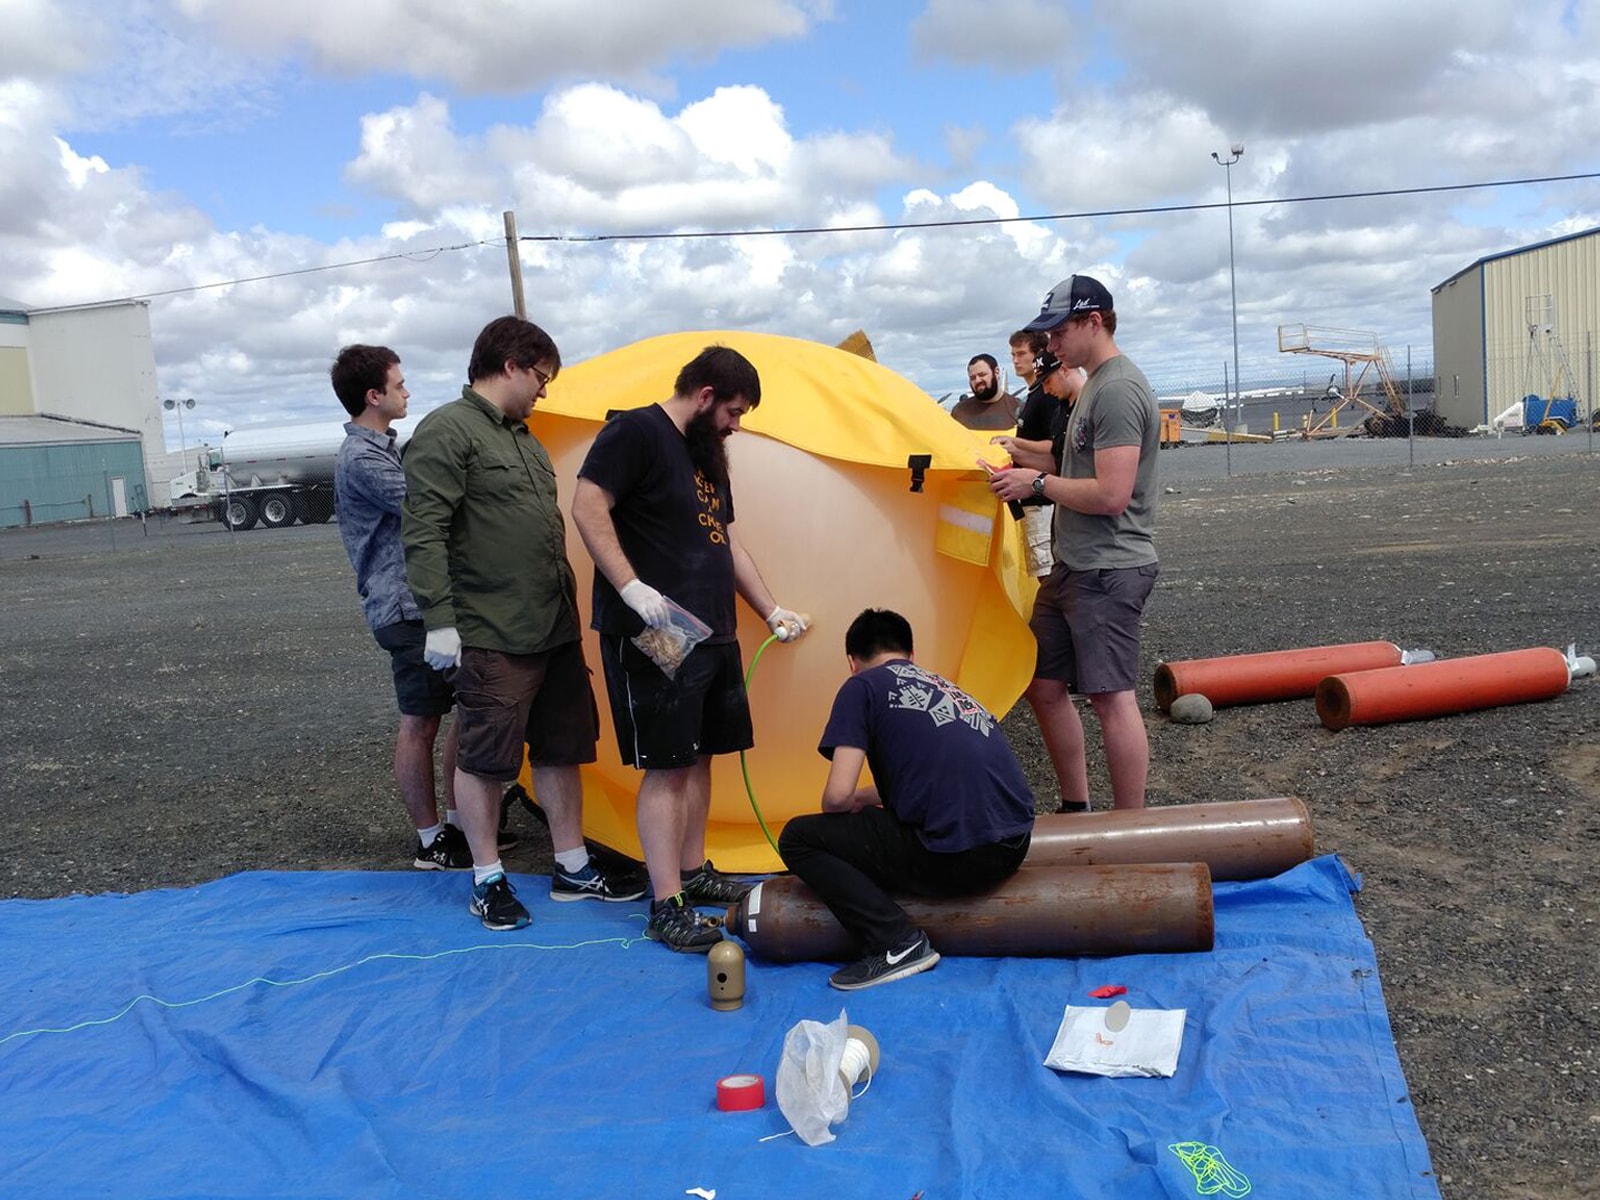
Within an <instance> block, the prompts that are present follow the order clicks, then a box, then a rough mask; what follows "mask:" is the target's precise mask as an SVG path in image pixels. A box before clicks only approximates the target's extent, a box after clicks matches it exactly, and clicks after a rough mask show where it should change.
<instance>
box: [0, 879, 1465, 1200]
mask: <svg viewBox="0 0 1600 1200" xmlns="http://www.w3.org/2000/svg"><path fill="white" fill-rule="evenodd" d="M517 883H518V885H519V889H520V892H521V895H522V897H523V898H524V900H525V901H526V902H527V903H528V906H529V908H530V909H531V910H532V912H533V916H534V924H533V925H532V926H531V927H529V928H528V929H525V930H521V931H518V932H516V933H507V934H490V933H488V932H487V931H485V930H483V929H482V928H481V927H480V926H479V925H478V923H477V922H476V921H475V920H474V919H473V918H472V917H471V916H470V915H469V914H468V913H467V911H466V896H467V883H466V881H465V880H464V879H463V878H462V877H461V876H459V875H434V874H429V875H424V874H421V873H410V874H399V873H392V874H379V873H369V872H328V873H284V872H256V873H249V874H243V875H236V876H233V877H230V878H227V879H223V880H219V881H217V882H215V883H209V884H205V885H203V886H200V887H196V888H190V889H187V890H180V891H159V892H147V893H140V894H137V895H128V896H122V895H107V896H90V897H82V896H75V897H71V898H68V899H64V900H50V901H24V900H13V901H7V902H4V903H0V955H3V958H0V961H3V962H4V963H5V972H4V975H5V978H4V982H3V983H0V997H3V1001H4V1002H3V1005H0V1093H3V1095H4V1097H5V1100H4V1106H3V1108H4V1113H3V1115H0V1192H3V1194H4V1195H6V1196H51V1197H76V1196H101V1195H105V1196H117V1197H157V1196H160V1197H179V1196H183V1197H188V1196H193V1197H225V1196H228V1197H231V1196H241V1197H246V1196H247V1197H261V1196H294V1197H310V1196H328V1197H355V1196H362V1197H389V1196H394V1197H401V1196H404V1197H410V1196H430V1197H431V1196H440V1197H443V1196H451V1197H455V1196H482V1197H495V1198H506V1197H513V1196H516V1197H523V1196H539V1197H618V1198H629V1200H632V1198H636V1197H682V1196H684V1195H685V1193H686V1192H687V1191H688V1190H689V1189H692V1188H703V1189H706V1190H708V1191H709V1190H713V1189H714V1190H715V1191H716V1194H717V1198H718V1200H742V1198H745V1197H772V1196H783V1197H797V1198H803V1197H813V1196H815V1197H824V1196H825V1197H856V1196H862V1197H884V1198H887V1200H908V1198H909V1197H912V1196H913V1195H914V1194H917V1193H919V1192H925V1194H926V1196H927V1200H942V1198H944V1197H956V1196H971V1197H984V1198H985V1200H995V1198H1001V1197H1012V1196H1016V1197H1039V1196H1046V1195H1059V1196H1082V1197H1100V1196H1105V1197H1117V1198H1119V1200H1135V1198H1138V1197H1163V1198H1166V1197H1193V1196H1233V1197H1238V1196H1242V1195H1245V1194H1252V1195H1256V1196H1261V1197H1266V1196H1293V1197H1308V1196H1330V1195H1341V1196H1384V1197H1437V1196H1438V1194H1439V1193H1438V1189H1437V1186H1436V1185H1435V1183H1434V1178H1433V1175H1432V1172H1431V1168H1430V1164H1429V1160H1428V1151H1427V1146H1426V1144H1425V1143H1424V1141H1423V1138H1422V1135H1421V1132H1420V1131H1419V1129H1418V1126H1417V1122H1416V1118H1415V1115H1414V1113H1413V1111H1412V1107H1411V1104H1410V1102H1409V1100H1408V1099H1407V1093H1406V1085H1405V1080H1404V1078H1403V1076H1402V1074H1401V1071H1400V1065H1399V1062H1398V1060H1397V1058H1396V1056H1395V1051H1394V1044H1393V1040H1392V1037H1391V1034H1390V1030H1389V1023H1388V1018H1387V1016H1386V1014H1385V1012H1384V1006H1383V997H1382V994H1381V991H1380V989H1379V985H1378V978H1377V973H1376V961H1375V959H1374V957H1373V951H1372V946H1371V943H1370V942H1369V941H1368V940H1367V938H1366V936H1365V934H1364V932H1363V931H1362V929H1361V925H1360V922H1359V920H1358V919H1357V917H1356V914H1355V910H1354V907H1353V905H1352V903H1351V892H1352V890H1353V888H1354V886H1355V883H1354V881H1353V880H1352V879H1351V877H1350V876H1349V874H1348V873H1347V872H1346V870H1345V868H1344V866H1343V865H1342V864H1341V863H1340V862H1339V860H1338V859H1337V858H1333V857H1324V858H1320V859H1316V860H1314V861H1312V862H1309V863H1306V864H1303V865H1302V866H1300V867H1297V868H1295V869H1294V870H1292V871H1289V872H1286V873H1285V874H1283V875H1281V876H1279V877H1278V878H1276V879H1273V880H1268V881H1262V882H1255V883H1234V884H1218V885H1217V887H1216V928H1217V937H1216V949H1215V950H1214V951H1213V952H1211V953H1209V954H1183V955H1136V956H1126V957H1116V958H1085V959H1062V960H1024V959H956V958H946V959H945V960H944V961H943V962H941V963H940V964H939V966H938V968H937V969H936V970H934V971H932V972H930V973H928V974H925V975H920V976H917V977H915V978H913V979H910V980H906V981H903V982H900V983H895V984H890V985H887V986H884V987H880V988H875V989H871V990H869V991H865V992H860V993H854V994H845V993H840V992H835V991H833V990H831V989H830V988H829V987H828V986H827V977H828V974H829V972H830V970H831V968H830V967H829V966H826V965H824V964H817V963H800V964H792V965H787V966H773V965H770V964H764V963H761V962H759V961H756V960H754V959H752V960H751V961H750V963H749V973H748V974H749V977H748V994H747V997H746V1001H745V1004H744V1006H743V1007H742V1008H740V1009H739V1010H737V1011H734V1012H727V1013H723V1012H716V1011H713V1010H712V1009H711V1008H710V1006H709V1003H708V998H707V988H706V971H705V960H704V959H702V958H699V957H693V956H680V955H673V954H670V953H668V952H667V951H665V950H664V949H663V948H662V947H660V946H658V945H656V944H655V943H653V942H649V941H646V940H644V939H643V938H642V936H641V932H642V928H643V923H644V906H643V904H642V903H641V904H624V905H600V904H554V903H551V902H550V901H549V900H548V898H547V897H546V894H545V893H546V890H547V886H548V885H547V881H546V880H544V879H542V878H539V877H536V876H530V877H522V878H519V879H518V880H517ZM1103 984H1120V985H1122V986H1125V987H1126V988H1127V989H1128V993H1127V997H1126V999H1127V1000H1128V1001H1129V1002H1131V1003H1132V1004H1133V1005H1134V1006H1135V1007H1141V1008H1185V1009H1187V1010H1188V1022H1187V1026H1186V1028H1185V1032H1184V1040H1183V1050H1182V1054H1181V1056H1180V1058H1179V1062H1178V1070H1177V1074H1176V1075H1174V1076H1173V1077H1172V1078H1170V1079H1159V1078H1151V1079H1144V1078H1140V1079H1104V1078H1099V1077H1093V1076H1084V1075H1067V1074H1058V1073H1056V1072H1054V1071H1052V1070H1050V1069H1049V1068H1047V1067H1045V1066H1044V1065H1043V1060H1044V1058H1045V1055H1046V1053H1047V1051H1048V1050H1049V1047H1050V1044H1051V1042H1052V1040H1053V1039H1054V1036H1055V1033H1056V1029H1057V1026H1058V1025H1059V1023H1060V1020H1061V1014H1062V1009H1063V1008H1064V1007H1065V1006H1066V1005H1068V1004H1096V1003H1109V1002H1108V1001H1096V1000H1093V999H1090V998H1089V997H1088V993H1089V991H1090V990H1091V989H1093V988H1096V987H1098V986H1100V985H1103ZM841 1008H845V1009H847V1011H848V1013H849V1016H850V1020H851V1021H852V1022H854V1023H856V1024H860V1025H864V1026H866V1027H867V1028H868V1029H870V1030H871V1031H872V1032H873V1033H874V1034H875V1035H876V1036H877V1038H878V1040H879V1042H880V1044H881V1045H882V1048H883V1061H882V1064H881V1066H880V1068H879V1071H878V1074H877V1077H876V1078H875V1079H874V1080H873V1081H872V1082H871V1085H870V1087H869V1088H868V1090H867V1091H866V1093H865V1094H863V1095H861V1096H860V1097H859V1098H858V1099H857V1100H856V1101H855V1102H854V1103H853V1105H852V1107H851V1111H850V1114H849V1117H848V1119H847V1120H846V1121H845V1122H844V1123H843V1124H841V1125H839V1126H837V1127H836V1128H835V1132H836V1133H837V1135H838V1138H837V1140H836V1141H834V1142H832V1143H830V1144H828V1145H824V1146H818V1147H809V1146H806V1145H805V1144H803V1143H802V1142H801V1141H800V1140H799V1139H798V1138H797V1137H795V1136H793V1135H792V1134H791V1135H789V1136H787V1137H779V1138H777V1139H775V1140H771V1141H762V1140H761V1139H762V1138H764V1137H766V1136H768V1135H770V1134H778V1133H782V1132H783V1131H784V1130H786V1129H787V1128H788V1124H787V1122H786V1121H784V1120H783V1118H782V1115H781V1114H780V1113H779V1112H778V1109H777V1107H776V1104H775V1102H774V1101H773V1099H772V1097H773V1092H774V1073H775V1071H776V1069H777V1065H778V1061H779V1057H780V1054H781V1050H782V1046H783V1039H784V1035H785V1034H786V1033H787V1031H788V1030H789V1029H790V1027H791V1026H793V1025H794V1024H795V1023H796V1022H797V1021H799V1020H802V1019H806V1018H809V1019H812V1020H817V1021H824V1022H825V1021H830V1020H832V1019H834V1018H836V1017H837V1016H838V1014H839V1011H840V1009H841ZM735 1073H751V1074H758V1075H761V1076H763V1077H764V1078H765V1080H766V1086H767V1094H768V1098H769V1099H768V1105H767V1107H766V1108H765V1109H762V1110H758V1111H753V1112H742V1113H724V1112H720V1111H718V1110H717V1108H716V1106H715V1101H714V1097H715V1082H716V1080H717V1079H719V1078H721V1077H723V1076H726V1075H730V1074H735ZM1175 1146H1177V1147H1181V1148H1183V1150H1184V1153H1183V1154H1180V1153H1179V1152H1177V1151H1175V1150H1174V1149H1173V1147H1175Z"/></svg>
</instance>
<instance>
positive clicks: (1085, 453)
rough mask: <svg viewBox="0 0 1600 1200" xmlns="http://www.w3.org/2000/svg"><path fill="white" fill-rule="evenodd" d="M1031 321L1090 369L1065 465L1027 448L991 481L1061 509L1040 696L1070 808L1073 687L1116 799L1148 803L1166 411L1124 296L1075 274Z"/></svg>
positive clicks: (1078, 726)
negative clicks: (1148, 694)
mask: <svg viewBox="0 0 1600 1200" xmlns="http://www.w3.org/2000/svg"><path fill="white" fill-rule="evenodd" d="M1027 328H1028V329H1040V330H1045V331H1047V332H1048V333H1049V336H1050V351H1051V353H1053V354H1055V355H1056V356H1057V357H1058V358H1060V359H1061V360H1062V361H1063V362H1064V363H1066V364H1067V365H1068V366H1075V367H1082V368H1083V369H1084V370H1085V371H1087V372H1088V374H1089V379H1088V382H1087V383H1086V384H1085V385H1084V388H1083V393H1082V395H1080V396H1079V398H1078V403H1077V405H1076V406H1075V407H1074V409H1073V413H1072V419H1071V420H1070V422H1069V423H1068V425H1067V430H1066V439H1065V443H1064V445H1063V447H1062V451H1061V461H1060V462H1059V463H1057V462H1055V461H1053V460H1052V459H1051V458H1050V456H1049V455H1040V454H1037V453H1030V452H1025V451H1022V450H1020V449H1019V450H1013V452H1012V460H1013V463H1014V464H1015V465H1014V466H1013V467H1012V468H1010V469H1009V470H1004V471H997V472H995V473H994V475H993V477H992V482H991V487H992V488H993V490H994V492H995V494H996V495H998V496H999V497H1000V498H1001V499H1003V500H1020V499H1022V498H1023V497H1026V496H1030V495H1032V496H1042V497H1044V498H1045V499H1047V500H1050V501H1053V502H1054V504H1055V506H1056V510H1055V511H1056V518H1055V557H1056V565H1055V568H1054V570H1053V571H1052V572H1051V573H1050V576H1049V578H1047V579H1045V580H1043V581H1041V583H1040V587H1039V593H1038V597H1037V598H1036V600H1035V601H1034V609H1033V619H1032V621H1031V622H1030V624H1031V625H1032V628H1033V632H1034V637H1035V638H1036V639H1037V641H1038V646H1039V649H1038V662H1037V665H1036V666H1035V669H1034V678H1033V681H1032V683H1030V684H1029V685H1028V690H1027V693H1026V696H1027V700H1028V703H1029V704H1030V705H1032V707H1033V711H1034V714H1035V715H1036V716H1037V718H1038V721H1039V731H1040V733H1041V735H1042V736H1043V738H1044V742H1045V748H1046V749H1047V750H1049V752H1050V761H1051V762H1052V763H1053V764H1054V766H1055V770H1056V780H1057V783H1058V784H1059V786H1060V789H1061V810H1062V811H1063V812H1087V811H1089V808H1090V804H1089V779H1088V769H1087V766H1086V764H1085V758H1084V748H1083V723H1082V721H1081V720H1080V719H1079V717H1078V713H1077V710H1076V709H1075V708H1074V707H1073V703H1072V693H1073V692H1077V693H1078V694H1079V695H1082V696H1086V697H1087V698H1088V700H1089V704H1090V706H1091V707H1092V708H1093V709H1094V711H1095V716H1096V717H1097V718H1099V721H1100V730H1101V734H1102V737H1103V739H1104V741H1105V747H1106V770H1107V773H1108V774H1109V775H1110V776H1111V796H1112V804H1113V805H1114V807H1116V808H1142V807H1144V790H1145V779H1146V777H1147V775H1148V774H1149V770H1150V742H1149V738H1148V737H1147V735H1146V733H1145V728H1144V717H1143V716H1142V715H1141V714H1140V712H1139V703H1138V698H1137V697H1136V695H1135V694H1134V688H1135V685H1136V682H1137V680H1138V675H1139V622H1140V618H1141V616H1142V614H1143V612H1144V604H1145V601H1146V599H1148V597H1149V595H1150V591H1151V589H1152V588H1153V587H1154V586H1155V581H1156V576H1157V574H1158V573H1159V571H1160V564H1159V563H1158V562H1157V559H1156V551H1155V542H1154V534H1155V516H1156V491H1157V489H1156V457H1157V453H1158V451H1159V449H1160V427H1161V422H1160V413H1159V411H1158V410H1157V408H1156V402H1155V396H1154V395H1153V394H1152V393H1151V391H1150V385H1149V383H1148V382H1147V381H1146V380H1145V377H1144V373H1143V372H1141V371H1140V370H1139V368H1138V367H1136V366H1134V364H1133V363H1132V362H1130V361H1129V360H1128V359H1127V358H1126V357H1125V356H1124V355H1123V353H1122V352H1121V351H1120V350H1119V349H1117V344H1116V342H1115V340H1114V335H1115V333H1116V329H1117V314H1116V312H1115V311H1114V310H1113V308H1112V303H1111V293H1110V292H1108V291H1107V290H1106V289H1105V287H1104V286H1103V285H1102V284H1101V283H1100V281H1099V280H1097V279H1091V278H1090V277H1089V276H1087V275H1074V276H1072V278H1070V279H1064V280H1062V281H1061V282H1060V283H1059V284H1057V285H1056V287H1055V289H1054V290H1053V291H1051V293H1050V294H1049V295H1048V296H1046V297H1045V301H1044V305H1043V307H1042V308H1040V310H1039V315H1038V316H1037V317H1035V318H1034V320H1033V321H1032V322H1030V323H1029V324H1028V326H1027Z"/></svg>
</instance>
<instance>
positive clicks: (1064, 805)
mask: <svg viewBox="0 0 1600 1200" xmlns="http://www.w3.org/2000/svg"><path fill="white" fill-rule="evenodd" d="M1056 811H1057V812H1058V813H1078V814H1080V815H1081V814H1083V813H1092V812H1093V811H1094V806H1093V805H1092V804H1090V803H1089V802H1088V801H1084V802H1083V803H1082V804H1069V803H1068V802H1067V801H1065V800H1063V801H1062V802H1061V807H1060V808H1058V809H1056Z"/></svg>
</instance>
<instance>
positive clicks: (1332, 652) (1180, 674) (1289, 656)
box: [1155, 642, 1401, 712]
mask: <svg viewBox="0 0 1600 1200" xmlns="http://www.w3.org/2000/svg"><path fill="white" fill-rule="evenodd" d="M1400 655H1401V650H1400V647H1399V646H1396V645H1395V644H1394V643H1392V642H1347V643H1345V644H1343V645H1339V646H1308V647H1306V648H1305V649H1303V650H1271V651H1268V652H1267V653H1265V654H1234V655H1229V656H1228V657H1226V658H1191V659H1187V660H1184V661H1180V662H1170V663H1161V664H1160V665H1158V666H1157V667H1156V676H1155V693H1156V706H1157V707H1158V708H1160V709H1161V711H1162V712H1167V711H1169V710H1170V709H1171V708H1172V702H1173V701H1174V700H1176V699H1177V698H1178V697H1179V696H1187V695H1190V694H1192V693H1195V692H1198V693H1199V694H1200V695H1202V696H1204V697H1205V698H1206V699H1207V700H1209V701H1211V706H1212V707H1213V708H1225V707H1227V706H1228V705H1230V704H1265V703H1268V702H1269V701H1274V700H1297V699H1301V698H1302V697H1305V696H1310V695H1312V694H1313V693H1315V692H1316V690H1317V684H1319V683H1321V682H1322V681H1323V680H1324V679H1326V678H1327V677H1328V676H1329V675H1339V674H1343V673H1347V672H1350V671H1372V670H1376V669H1378V668H1379V667H1398V666H1399V665H1400Z"/></svg>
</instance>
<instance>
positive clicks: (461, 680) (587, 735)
mask: <svg viewBox="0 0 1600 1200" xmlns="http://www.w3.org/2000/svg"><path fill="white" fill-rule="evenodd" d="M450 677H451V681H452V682H453V683H454V684H455V686H456V702H457V704H458V705H459V706H460V709H461V711H460V713H459V714H458V716H457V717H456V721H457V723H458V724H459V726H460V730H461V732H460V737H461V748H460V750H459V751H458V752H457V756H456V765H457V766H459V767H460V768H461V769H462V770H463V771H466V772H467V773H468V774H469V775H478V776H481V777H483V778H484V779H498V780H502V781H510V780H512V779H515V778H516V777H517V775H518V774H519V773H520V772H521V771H522V748H523V746H524V745H526V746H527V748H528V761H529V762H531V763H532V764H533V765H534V766H536V767H570V766H581V765H582V764H584V763H592V762H594V760H595V744H596V743H597V742H598V741H599V738H600V734H599V725H600V711H599V709H598V707H597V706H596V705H595V701H594V687H593V685H592V684H591V683H590V682H589V666H588V664H587V663H585V662H584V661H583V643H582V642H568V643H567V644H566V645H565V646H557V647H556V648H555V649H554V650H546V651H545V652H543V653H542V654H505V653H502V652H501V651H499V650H484V649H480V648H478V647H475V646H463V647H462V649H461V665H460V666H459V667H456V668H455V669H454V670H452V671H451V672H450Z"/></svg>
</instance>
